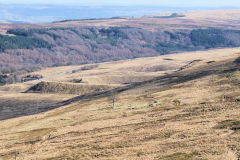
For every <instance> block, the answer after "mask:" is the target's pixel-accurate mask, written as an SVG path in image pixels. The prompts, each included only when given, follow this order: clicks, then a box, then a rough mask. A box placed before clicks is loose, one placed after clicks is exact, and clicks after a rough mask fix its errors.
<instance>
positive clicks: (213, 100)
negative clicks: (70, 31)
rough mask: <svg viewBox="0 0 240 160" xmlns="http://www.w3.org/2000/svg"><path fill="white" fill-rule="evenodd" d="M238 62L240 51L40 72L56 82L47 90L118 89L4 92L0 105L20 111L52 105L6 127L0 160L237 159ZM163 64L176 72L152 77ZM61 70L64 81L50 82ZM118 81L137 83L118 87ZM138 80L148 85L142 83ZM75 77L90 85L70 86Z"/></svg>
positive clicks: (13, 88)
mask: <svg viewBox="0 0 240 160" xmlns="http://www.w3.org/2000/svg"><path fill="white" fill-rule="evenodd" d="M239 57H240V54H239V48H235V49H217V50H209V51H201V52H193V53H182V54H172V55H164V56H159V57H154V58H140V59H135V60H126V61H119V62H118V61H117V62H108V63H99V64H97V66H95V67H94V68H92V69H91V70H79V71H77V72H66V71H69V70H75V69H76V68H83V67H86V66H84V65H83V66H66V67H55V68H47V69H44V70H41V71H38V72H36V73H38V74H40V73H41V74H42V75H45V76H46V77H47V76H49V77H51V78H49V79H48V80H47V79H45V81H46V82H49V83H47V84H48V85H49V86H51V84H53V83H54V84H53V86H54V85H55V83H57V84H58V83H60V82H59V81H61V83H67V84H70V83H72V85H90V86H91V85H93V84H98V85H99V84H109V86H111V87H114V89H107V90H105V91H99V92H96V91H93V92H90V93H87V94H84V93H83V94H82V95H69V94H67V93H61V94H59V92H58V93H54V94H53V93H51V94H49V93H48V92H47V91H46V92H42V93H38V92H36V93H24V92H23V91H26V90H28V89H29V88H31V87H32V86H34V85H36V84H38V83H39V81H35V82H26V83H23V84H14V85H6V86H2V87H1V88H0V90H1V92H0V99H1V101H0V103H1V106H2V105H3V104H4V105H5V106H7V105H8V103H13V102H14V101H15V103H16V104H17V103H19V102H21V103H22V104H23V103H24V99H23V98H21V97H28V99H29V100H32V102H34V101H35V102H36V100H37V99H38V101H40V100H41V101H42V102H49V100H50V99H51V100H52V101H51V104H50V103H49V104H45V105H42V106H35V107H34V106H32V107H30V108H31V109H34V110H35V111H37V109H39V110H38V111H37V112H36V113H38V114H35V115H30V116H25V117H21V116H20V117H19V115H15V117H18V118H13V119H8V118H9V117H8V118H7V117H6V120H2V121H1V123H0V130H1V135H0V148H1V149H0V158H3V159H4V160H5V159H7V160H8V159H13V158H14V155H15V151H16V152H17V153H18V154H17V158H19V159H136V160H140V159H149V160H155V159H157V160H175V159H183V160H191V159H209V160H212V159H230V160H235V159H238V158H239V157H240V146H239V144H240V143H239V121H240V119H239V109H240V108H239V107H240V104H239V101H240V97H239V95H240V89H239V84H240V72H239V69H240V66H239V62H240V61H239ZM164 63H165V64H166V65H167V64H169V66H171V65H174V64H175V65H176V66H175V68H173V67H170V68H165V70H161V71H159V70H155V68H156V67H154V66H158V65H159V64H161V65H162V66H163V64H164ZM138 65H139V66H142V68H140V70H139V67H134V66H138ZM126 68H128V70H127V69H126ZM149 68H150V69H149ZM151 68H154V69H151ZM162 68H164V67H162ZM126 70H127V71H126ZM56 71H59V72H60V73H65V74H58V75H59V77H55V76H51V75H54V74H56V73H57V72H56ZM137 72H140V73H139V75H134V74H133V73H137ZM34 74H35V73H34ZM116 75H118V76H119V78H120V77H121V76H123V77H126V76H133V77H132V78H130V79H129V80H126V79H124V81H115V78H114V77H115V76H116ZM140 75H142V76H143V77H144V76H148V79H145V80H142V81H137V80H138V78H137V77H139V76H140ZM150 75H151V76H152V78H151V77H150ZM134 76H135V78H136V81H135V82H134V81H131V79H134ZM106 77H108V78H106ZM76 78H82V80H83V82H85V84H74V82H69V81H71V79H76ZM109 80H111V83H109ZM50 82H51V83H50ZM127 82H128V83H127ZM45 89H46V90H48V89H49V87H45ZM50 90H51V88H50ZM14 94H15V95H14ZM16 95H18V96H16ZM50 95H51V97H50ZM13 97H15V99H14V100H13ZM53 97H55V100H56V101H55V102H53V100H54V99H53ZM63 97H65V98H64V99H63ZM32 98H35V99H32ZM113 98H114V100H115V103H114V104H113V103H112V102H113V101H112V100H113ZM3 99H5V101H4V102H3V101H2V100H3ZM25 104H31V103H29V102H25ZM37 104H38V103H37ZM16 106H18V107H14V106H12V108H11V105H9V106H8V109H6V108H4V107H2V109H3V110H2V112H0V113H1V114H0V116H1V117H2V116H3V115H7V113H14V112H15V113H17V110H18V109H21V108H20V107H21V106H19V105H16ZM38 107H39V108H38ZM51 107H52V108H55V109H53V110H50V111H47V110H49V109H52V108H51ZM58 107H60V108H58ZM13 108H15V109H14V110H13ZM44 108H45V109H44ZM26 109H27V108H26ZM41 109H43V110H44V112H43V113H42V110H41ZM9 110H10V112H9ZM11 110H12V111H11ZM21 110H22V109H21ZM45 111H47V112H45ZM23 115H24V113H23ZM25 115H27V114H26V113H25ZM12 116H13V115H12ZM46 124H47V125H46Z"/></svg>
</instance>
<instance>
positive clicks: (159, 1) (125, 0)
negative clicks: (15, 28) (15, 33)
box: [0, 0, 240, 7]
mask: <svg viewBox="0 0 240 160" xmlns="http://www.w3.org/2000/svg"><path fill="white" fill-rule="evenodd" d="M1 3H2V4H64V5H66V4H68V5H71V4H74V5H159V6H178V7H189V6H190V7H191V6H194V7H197V6H200V7H229V6H233V7H240V0H0V4H1Z"/></svg>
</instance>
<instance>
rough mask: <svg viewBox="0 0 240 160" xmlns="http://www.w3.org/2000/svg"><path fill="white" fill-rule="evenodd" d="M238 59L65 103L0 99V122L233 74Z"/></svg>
mask: <svg viewBox="0 0 240 160" xmlns="http://www.w3.org/2000/svg"><path fill="white" fill-rule="evenodd" d="M239 59H240V58H237V59H235V60H231V61H228V62H226V61H222V62H216V63H215V62H214V64H212V63H211V65H209V64H206V65H205V66H202V67H200V68H197V69H193V70H190V71H189V70H188V71H185V70H181V71H177V72H175V73H172V74H168V75H164V76H160V77H157V78H154V79H151V80H148V81H144V82H138V83H134V84H130V85H127V86H124V87H119V88H115V89H112V90H107V91H102V92H97V93H96V92H94V93H90V94H85V95H81V96H77V97H75V98H72V99H69V100H67V101H62V102H54V101H52V102H46V103H41V102H36V101H29V102H24V103H23V102H21V101H17V100H14V101H11V100H9V101H7V102H6V100H1V99H0V120H5V119H10V118H16V117H21V116H27V115H32V114H38V113H41V112H46V111H49V110H52V109H55V108H59V107H61V106H65V105H69V104H71V103H74V102H78V101H82V100H85V101H88V100H92V99H97V98H103V97H108V96H110V95H112V94H119V93H121V92H125V91H128V90H131V89H136V88H138V89H139V88H140V89H141V88H142V89H149V90H150V89H156V88H157V89H161V90H167V89H169V87H170V86H172V85H176V84H179V83H184V82H188V81H191V80H195V79H199V78H203V77H205V76H209V75H215V74H222V73H228V72H234V71H236V70H240V65H239Z"/></svg>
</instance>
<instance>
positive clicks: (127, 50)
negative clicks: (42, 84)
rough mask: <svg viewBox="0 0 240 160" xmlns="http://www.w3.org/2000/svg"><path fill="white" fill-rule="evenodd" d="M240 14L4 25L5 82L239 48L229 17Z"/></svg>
mask: <svg viewBox="0 0 240 160" xmlns="http://www.w3.org/2000/svg"><path fill="white" fill-rule="evenodd" d="M238 13H239V11H238V10H229V11H221V10H220V11H206V12H197V13H195V12H189V13H179V15H181V16H170V18H166V16H165V17H164V16H157V15H156V16H149V17H142V18H135V19H134V18H124V19H121V18H120V19H99V20H98V19H95V20H75V21H62V22H56V23H52V24H3V25H1V28H0V33H1V35H0V71H1V73H2V74H1V76H0V84H6V83H14V82H18V81H20V79H21V77H20V76H19V75H21V74H24V73H28V72H31V71H36V70H39V69H41V68H43V67H52V66H66V65H79V64H86V63H97V62H98V63H99V62H107V61H116V60H124V59H133V58H139V57H151V56H159V55H165V54H170V53H178V52H183V51H196V50H206V49H211V48H227V47H228V48H231V47H238V46H240V31H239V29H240V28H239V26H238V25H237V24H233V25H230V24H229V23H228V22H229V21H230V20H229V16H227V15H233V16H232V17H233V18H232V19H231V21H235V18H237V17H239V16H238V15H239V14H238ZM206 14H208V17H209V18H206V17H207V16H205V15H206ZM218 14H224V15H225V16H222V17H219V16H218ZM201 15H204V16H205V18H204V17H203V16H201ZM231 24H232V23H231ZM220 26H221V27H220Z"/></svg>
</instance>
